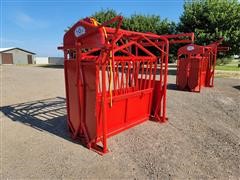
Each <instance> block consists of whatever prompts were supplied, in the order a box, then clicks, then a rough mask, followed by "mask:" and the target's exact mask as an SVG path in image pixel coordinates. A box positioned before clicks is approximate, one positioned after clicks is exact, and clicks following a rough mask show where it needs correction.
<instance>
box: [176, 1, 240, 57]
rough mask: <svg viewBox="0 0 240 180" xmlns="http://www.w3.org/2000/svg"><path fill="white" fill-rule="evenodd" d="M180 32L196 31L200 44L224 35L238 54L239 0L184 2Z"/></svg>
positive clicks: (239, 42) (239, 30)
mask: <svg viewBox="0 0 240 180" xmlns="http://www.w3.org/2000/svg"><path fill="white" fill-rule="evenodd" d="M178 30H179V31H180V32H194V33H195V36H196V42H197V43H198V44H202V45H205V44H209V43H210V42H212V41H215V40H218V39H219V38H221V37H223V38H224V39H225V41H224V44H225V45H226V46H229V47H230V48H231V50H230V52H229V54H238V53H239V51H240V50H239V47H240V2H239V1H238V0H191V1H186V2H185V3H184V12H183V14H182V16H181V17H180V23H179V25H178Z"/></svg>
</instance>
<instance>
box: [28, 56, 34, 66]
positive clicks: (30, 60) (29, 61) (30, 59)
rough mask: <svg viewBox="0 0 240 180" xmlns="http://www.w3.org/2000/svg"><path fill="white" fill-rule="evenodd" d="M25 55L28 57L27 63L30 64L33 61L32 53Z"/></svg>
mask: <svg viewBox="0 0 240 180" xmlns="http://www.w3.org/2000/svg"><path fill="white" fill-rule="evenodd" d="M27 57H28V64H32V63H33V61H32V55H28V56H27Z"/></svg>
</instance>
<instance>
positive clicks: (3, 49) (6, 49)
mask: <svg viewBox="0 0 240 180" xmlns="http://www.w3.org/2000/svg"><path fill="white" fill-rule="evenodd" d="M13 49H18V50H20V51H24V52H27V53H30V54H36V53H34V52H31V51H27V50H25V49H21V48H17V47H8V48H0V53H2V52H7V51H10V50H13Z"/></svg>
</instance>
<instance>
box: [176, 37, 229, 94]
mask: <svg viewBox="0 0 240 180" xmlns="http://www.w3.org/2000/svg"><path fill="white" fill-rule="evenodd" d="M222 41H223V39H220V40H219V41H216V42H214V43H212V44H209V45H207V46H199V45H196V44H189V45H186V46H183V47H181V48H180V49H179V50H178V61H177V76H176V84H177V86H178V88H179V89H181V90H184V89H188V90H190V91H193V92H200V90H201V87H202V86H204V87H213V83H214V71H215V65H216V60H217V53H218V52H219V51H228V48H227V47H219V45H220V43H221V42H222Z"/></svg>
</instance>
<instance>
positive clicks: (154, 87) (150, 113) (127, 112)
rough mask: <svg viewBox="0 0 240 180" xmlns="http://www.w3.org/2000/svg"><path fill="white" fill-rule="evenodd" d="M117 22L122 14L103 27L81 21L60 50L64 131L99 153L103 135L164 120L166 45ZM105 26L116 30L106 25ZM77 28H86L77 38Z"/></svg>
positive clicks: (89, 20) (104, 144)
mask: <svg viewBox="0 0 240 180" xmlns="http://www.w3.org/2000/svg"><path fill="white" fill-rule="evenodd" d="M121 23H122V17H121V16H117V17H115V18H113V19H111V20H110V21H107V22H105V23H103V24H99V23H97V22H96V21H95V20H93V19H92V18H86V19H83V20H80V21H79V22H77V23H76V24H75V25H74V26H73V27H72V28H71V29H70V30H69V31H68V32H67V33H66V34H65V36H64V43H63V47H60V48H59V49H62V50H63V51H64V59H65V60H64V72H65V84H66V96H67V98H66V100H67V113H68V117H67V121H68V126H69V130H70V132H71V135H72V137H73V138H74V139H76V138H80V139H82V140H83V142H84V144H85V145H86V146H87V147H88V148H90V149H93V150H95V151H96V152H98V153H100V154H104V153H106V152H108V146H107V138H108V137H110V136H113V135H115V134H117V133H119V132H121V131H124V130H126V129H129V128H131V127H132V126H135V125H137V124H139V123H142V122H144V121H146V120H148V119H154V120H155V121H157V122H165V121H166V120H167V118H166V90H167V73H168V51H169V41H168V39H167V38H166V37H165V36H160V35H156V34H150V33H140V32H133V31H127V30H122V29H120V25H121ZM110 24H115V28H110V27H107V26H108V25H110ZM79 27H81V28H82V29H83V28H84V29H85V30H83V33H82V35H80V36H79V37H76V36H75V34H74V33H75V31H76V29H77V28H79ZM155 52H158V54H159V55H158V56H157V55H156V54H155ZM157 63H160V70H159V72H157ZM158 73H159V74H158ZM99 142H101V143H102V145H99Z"/></svg>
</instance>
